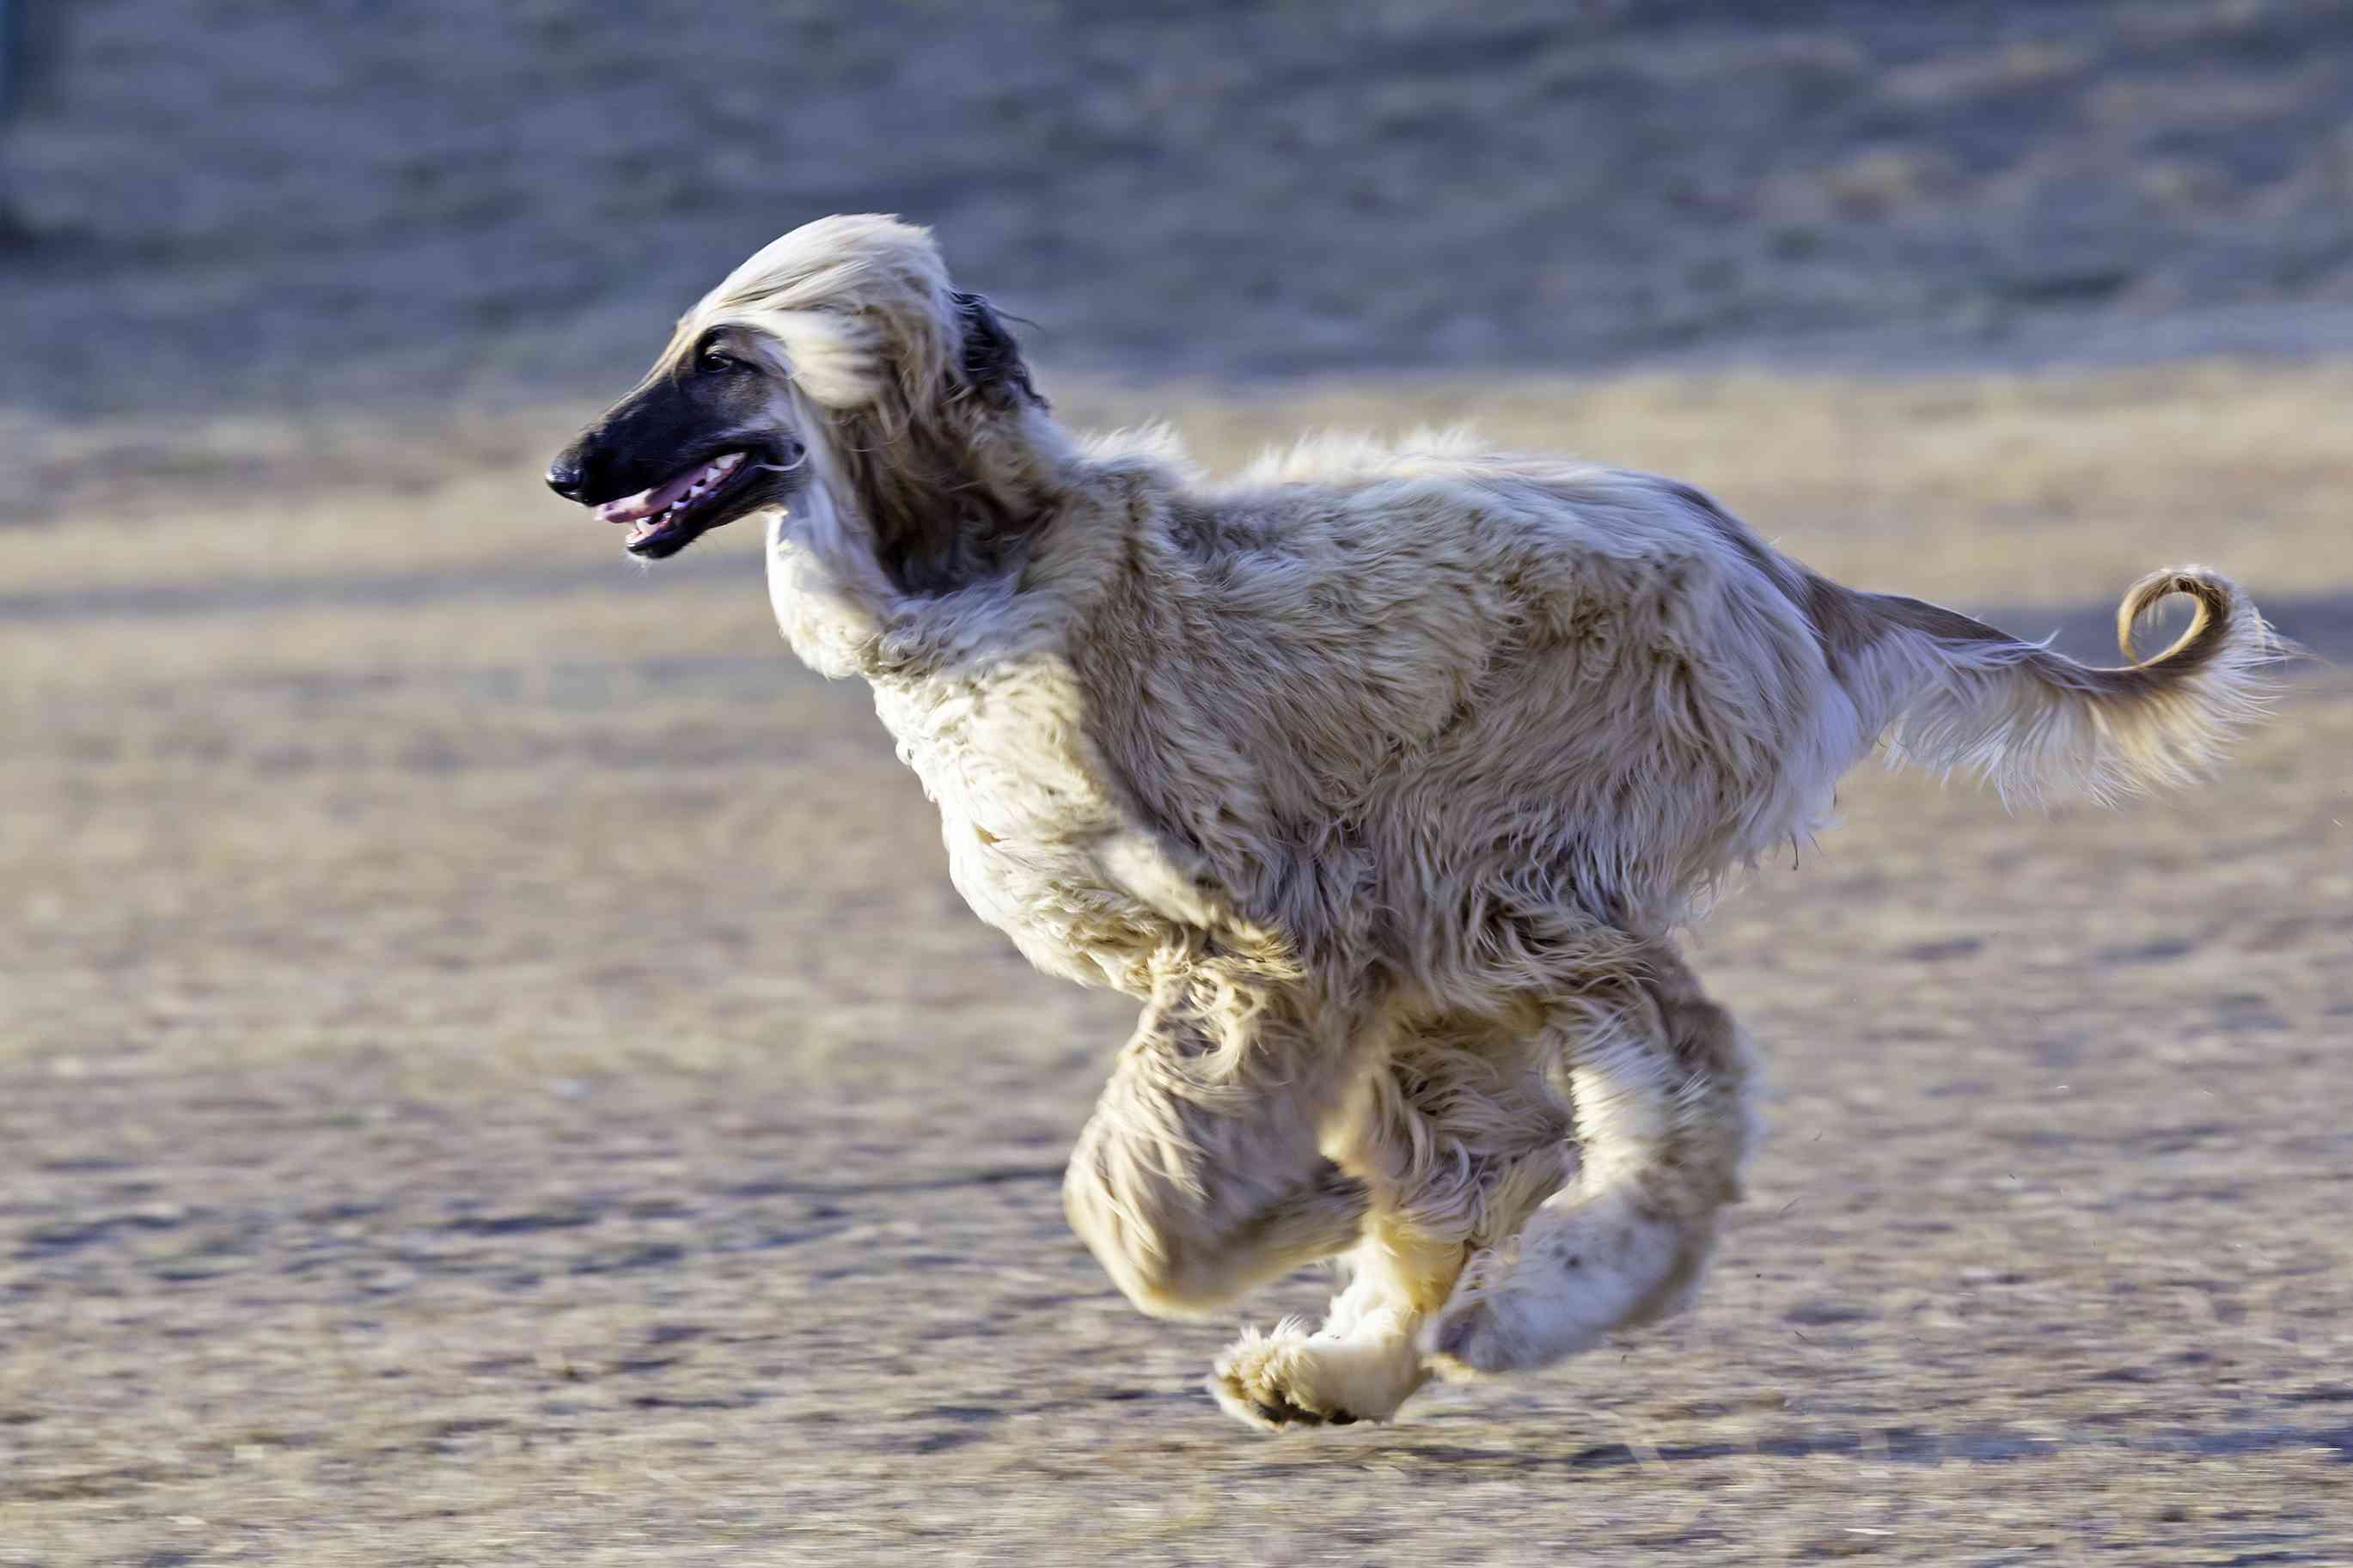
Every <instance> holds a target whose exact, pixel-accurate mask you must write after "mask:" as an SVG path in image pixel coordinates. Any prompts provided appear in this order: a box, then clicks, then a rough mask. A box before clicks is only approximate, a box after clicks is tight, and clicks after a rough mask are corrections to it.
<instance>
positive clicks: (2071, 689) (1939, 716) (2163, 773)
mask: <svg viewBox="0 0 2353 1568" xmlns="http://www.w3.org/2000/svg"><path fill="white" fill-rule="evenodd" d="M2175 594H2182V595H2188V596H2189V598H2190V599H2192V600H2193V601H2195V602H2196V605H2197V615H2196V618H2194V619H2193V620H2192V621H2191V622H2190V624H2189V630H2187V631H2185V632H2183V633H2182V634H2181V636H2180V637H2179V638H2177V639H2175V641H2174V644H2173V646H2172V647H2168V648H2167V649H2166V650H2165V651H2164V652H2163V653H2160V654H2158V655H2157V656H2156V657H2155V658H2147V659H2144V658H2141V657H2140V656H2139V655H2138V653H2137V652H2136V651H2135V649H2134V647H2133V631H2134V628H2135V627H2136V626H2137V625H2138V624H2139V623H2140V621H2141V620H2142V618H2143V617H2144V616H2147V614H2148V613H2149V612H2150V611H2152V610H2154V609H2155V608H2156V607H2157V605H2158V604H2159V603H2160V602H2161V601H2163V600H2164V599H2166V598H2168V597H2169V596H2170V595H2175ZM1841 609H1842V610H1843V611H1844V612H1845V615H1844V616H1840V617H1838V618H1840V619H1846V618H1847V617H1849V616H1851V617H1852V620H1849V621H1848V624H1849V625H1850V626H1852V625H1853V624H1854V623H1855V622H1861V623H1862V624H1863V625H1866V626H1873V627H1874V629H1876V630H1877V631H1878V633H1879V635H1878V636H1877V637H1868V638H1867V639H1865V640H1866V647H1862V648H1856V649H1854V650H1852V651H1853V652H1855V653H1857V654H1860V655H1862V657H1861V658H1859V659H1857V660H1856V661H1855V665H1856V668H1853V670H1852V677H1853V679H1850V681H1849V685H1850V689H1854V690H1855V695H1856V698H1857V700H1858V702H1859V703H1860V704H1861V705H1862V707H1863V709H1864V710H1865V717H1866V721H1873V720H1875V721H1877V724H1878V726H1879V727H1882V728H1883V730H1884V736H1883V739H1884V742H1885V745H1886V751H1887V756H1888V761H1889V763H1891V765H1892V764H1894V763H1914V764H1916V765H1918V766H1921V767H1925V768H1928V769H1930V770H1933V771H1936V772H1939V773H1949V772H1951V771H1954V770H1956V769H1958V770H1962V771H1965V772H1968V773H1975V774H1977V775H1978V776H1979V777H1982V778H1985V779H1988V780H1989V781H1990V782H1992V783H1993V784H1994V785H1995V786H1996V787H1997V788H1999V789H2000V790H2001V792H2002V793H2003V795H2005V796H2010V795H2026V796H2030V797H2033V796H2040V795H2044V794H2047V793H2052V792H2057V791H2074V792H2080V793H2082V794H2084V795H2089V796H2091V797H2092V798H2093V799H2094V800H2099V801H2112V800H2116V799H2118V798H2120V797H2123V796H2127V795H2140V794H2145V793H2147V792H2148V791H2150V790H2153V789H2158V788H2162V787H2165V786H2168V785H2173V784H2182V783H2186V782H2188V781H2189V780H2190V779H2193V778H2195V777H2197V776H2199V775H2200V773H2203V772H2204V771H2205V770H2206V769H2207V768H2208V767H2209V766H2210V765H2211V764H2212V763H2214V762H2215V761H2216V760H2217V759H2218V758H2219V757H2220V755H2221V750H2222V747H2223V744H2224V743H2225V742H2227V741H2229V739H2230V738H2231V736H2232V734H2233V733H2234V732H2235V731H2237V730H2238V728H2239V727H2240V726H2241V725H2242V724H2244V723H2245V722H2247V721H2249V720H2252V719H2254V718H2257V717H2260V716H2261V715H2262V714H2263V712H2264V711H2265V708H2266V700H2267V698H2268V697H2269V696H2270V693H2271V690H2272V683H2271V681H2270V679H2268V674H2267V672H2268V670H2269V668H2270V667H2272V666H2274V665H2275V664H2277V663H2278V662H2279V661H2280V660H2281V659H2282V658H2284V657H2286V656H2288V655H2289V654H2290V653H2291V652H2293V650H2292V649H2291V648H2290V647H2288V645H2286V644H2285V643H2284V642H2282V641H2281V639H2280V638H2279V637H2278V636H2277V635H2276V634H2275V633H2274V632H2273V630H2272V628H2271V626H2269V625H2268V624H2267V623H2266V622H2265V621H2264V620H2263V616H2260V615H2258V614H2257V613H2256V612H2255V607H2254V605H2252V604H2250V603H2248V601H2247V597H2246V595H2243V594H2242V593H2240V592H2239V590H2238V589H2237V588H2235V587H2233V586H2232V584H2231V583H2230V581H2229V580H2228V579H2226V578H2223V577H2221V576H2218V575H2216V574H2213V573H2211V572H2208V571H2205V570H2203V569H2201V568H2200V567H2195V566H2182V567H2176V568H2172V569H2170V570H2168V571H2163V572H2157V573H2152V574H2150V575H2148V576H2147V577H2144V578H2142V579H2141V580H2140V581H2139V582H2138V583H2136V584H2133V587H2132V591H2131V592H2130V593H2128V594H2126V595H2125V600H2124V604H2123V605H2121V606H2120V607H2119V608H2118V609H2117V611H2116V640H2117V642H2118V643H2119V644H2120V645H2121V647H2123V649H2124V655H2125V657H2126V658H2128V659H2130V660H2132V661H2133V662H2132V663H2131V664H2129V665H2126V666H2125V667H2124V668H2116V669H2099V668H2093V667H2092V666H2090V665H2084V664H2078V663H2076V662H2075V661H2074V660H2073V659H2072V658H2067V657H2066V656H2065V655H2064V654H2060V653H2055V652H2053V651H2052V649H2051V648H2050V647H2047V646H2046V645H2044V644H2042V643H2031V642H2022V641H2021V640H2019V639H2018V638H2016V637H2011V636H2010V634H2009V633H2007V632H2001V631H1997V630H1995V629H1994V628H1993V627H1991V626H1987V625H1985V624H1984V623H1982V622H1980V621H1974V620H1971V619H1970V618H1969V617H1968V616H1962V615H1957V614H1955V613H1954V612H1952V611H1950V610H1947V609H1940V608H1938V607H1937V606H1936V605H1929V604H1924V603H1922V602H1921V601H1919V600H1917V599H1906V598H1902V597H1899V596H1897V595H1884V594H1858V595H1853V596H1852V600H1851V601H1849V603H1848V604H1846V605H1841ZM1817 619H1818V623H1820V621H1821V620H1822V617H1820V616H1818V617H1817ZM1822 629H1823V630H1824V631H1825V634H1826V637H1825V640H1826V641H1829V640H1831V639H1830V637H1829V636H1828V633H1829V632H1830V630H1831V628H1830V627H1829V626H1823V628H1822Z"/></svg>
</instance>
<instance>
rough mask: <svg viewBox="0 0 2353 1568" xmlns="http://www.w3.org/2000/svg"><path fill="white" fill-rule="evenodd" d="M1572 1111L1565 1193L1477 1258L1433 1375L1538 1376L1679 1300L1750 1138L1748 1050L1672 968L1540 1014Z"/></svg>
mask: <svg viewBox="0 0 2353 1568" xmlns="http://www.w3.org/2000/svg"><path fill="white" fill-rule="evenodd" d="M1547 1033H1548V1034H1549V1035H1550V1036H1551V1037H1552V1038H1553V1043H1554V1044H1555V1045H1556V1048H1557V1051H1558V1054H1559V1058H1560V1060H1561V1062H1562V1064H1563V1066H1564V1067H1565V1068H1566V1072H1567V1079H1568V1083H1569V1091H1570V1094H1571V1097H1572V1099H1573V1100H1574V1101H1575V1106H1576V1116H1577V1152H1578V1155H1579V1160H1580V1165H1581V1169H1580V1170H1579V1173H1578V1176H1577V1181H1576V1182H1575V1183H1574V1184H1571V1185H1570V1186H1568V1187H1567V1188H1566V1189H1564V1190H1563V1191H1561V1192H1559V1193H1558V1194H1555V1195H1554V1196H1553V1197H1552V1198H1550V1199H1549V1200H1548V1201H1546V1203H1545V1204H1544V1205H1543V1206H1542V1207H1541V1208H1539V1209H1538V1210H1537V1211H1536V1213H1535V1215H1534V1216H1533V1217H1532V1218H1531V1219H1530V1220H1529V1221H1528V1223H1527V1226H1526V1227H1525V1229H1524V1230H1523V1231H1522V1233H1521V1234H1520V1236H1519V1237H1518V1238H1517V1243H1516V1247H1514V1246H1512V1245H1509V1244H1506V1245H1505V1246H1503V1247H1495V1248H1491V1249H1489V1250H1486V1251H1482V1253H1481V1254H1479V1255H1478V1256H1476V1257H1474V1258H1472V1260H1471V1263H1470V1264H1469V1265H1468V1266H1467V1267H1466V1268H1465V1269H1464V1272H1463V1277H1462V1279H1461V1284H1460V1285H1459V1286H1458V1287H1457V1289H1456V1291H1455V1294H1454V1297H1453V1299H1452V1300H1450V1301H1449V1302H1448V1303H1447V1305H1446V1307H1445V1308H1444V1310H1441V1311H1440V1313H1439V1314H1438V1316H1437V1317H1436V1318H1435V1319H1434V1320H1433V1321H1431V1323H1430V1326H1429V1328H1428V1329H1427V1330H1426V1331H1425V1333H1424V1339H1423V1343H1424V1346H1425V1348H1426V1349H1427V1350H1428V1351H1429V1352H1430V1355H1431V1357H1432V1358H1433V1359H1434V1360H1435V1361H1436V1362H1437V1363H1438V1364H1439V1366H1440V1369H1441V1370H1443V1371H1447V1372H1450V1373H1498V1372H1510V1371H1516V1370H1519V1369H1522V1368H1527V1367H1535V1366H1541V1365H1544V1364H1545V1363H1548V1362H1552V1361H1556V1360H1558V1359H1559V1358H1561V1357H1563V1356H1566V1355H1571V1354H1574V1353H1575V1352H1578V1351H1581V1350H1585V1349H1587V1348H1588V1347H1590V1346H1591V1345H1593V1344H1594V1343H1595V1342H1597V1341H1599V1339H1600V1338H1601V1337H1602V1336H1603V1335H1604V1334H1607V1333H1609V1331H1611V1330H1613V1329H1620V1328H1627V1327H1631V1326H1634V1325H1637V1324H1641V1323H1646V1322H1650V1321H1654V1320H1656V1319H1658V1318H1661V1317H1664V1316H1665V1315H1667V1314H1668V1313H1670V1312H1672V1311H1674V1310H1677V1309H1679V1308H1681V1307H1683V1305H1685V1304H1687V1303H1688V1302H1689V1300H1691V1298H1692V1296H1693V1295H1694V1292H1695V1291H1696V1289H1697V1288H1698V1284H1699V1280H1700V1276H1701V1274H1702V1272H1703V1270H1704V1268H1705V1266H1706V1262H1707V1258H1708V1254H1709V1252H1710V1251H1711V1250H1712V1248H1713V1247H1714V1245H1715V1222H1716V1214H1717V1211H1718V1210H1719V1209H1720V1208H1722V1207H1723V1206H1724V1205H1725V1204H1727V1203H1731V1202H1734V1201H1736V1200H1737V1199H1738V1197H1739V1195H1740V1170H1741V1166H1742V1164H1743V1163H1745V1161H1746V1157H1747V1153H1748V1150H1749V1146H1750V1144H1751V1143H1752V1142H1753V1141H1754V1131H1755V1130H1754V1122H1753V1112H1752V1110H1751V1108H1750V1099H1751V1094H1752V1081H1751V1080H1752V1077H1753V1072H1752V1068H1751V1062H1750V1051H1749V1046H1748V1041H1747V1038H1746V1035H1745V1034H1744V1032H1743V1031H1742V1030H1741V1028H1740V1026H1738V1025H1737V1024H1736V1022H1734V1020H1733V1018H1732V1016H1731V1015H1730V1014H1728V1013H1726V1012H1725V1010H1724V1009H1723V1008H1721V1007H1719V1006H1717V1005H1715V1003H1713V1002H1711V1001H1709V1000H1708V999H1707V997H1706V995H1705V994H1704V993H1703V992H1702V991H1701V990H1700V988H1699V984H1698V983H1697V981H1696V980H1695V979H1694V978H1693V976H1692V974H1691V973H1690V972H1689V971H1688V970H1687V969H1685V968H1684V967H1683V963H1681V961H1680V960H1678V959H1676V958H1675V957H1674V956H1673V955H1672V953H1668V952H1663V951H1662V950H1653V952H1651V954H1650V955H1649V956H1648V961H1647V962H1646V963H1644V964H1643V965H1642V966H1641V969H1640V971H1639V972H1638V974H1637V978H1636V979H1635V980H1634V981H1633V982H1632V983H1631V984H1612V985H1609V986H1607V987H1604V988H1601V989H1600V990H1599V991H1588V992H1585V993H1582V994H1578V995H1577V996H1576V997H1575V998H1574V999H1572V1000H1569V1001H1566V1002H1564V1003H1561V1004H1559V1005H1556V1006H1554V1007H1553V1008H1552V1009H1551V1016H1550V1021H1549V1023H1548V1025H1547Z"/></svg>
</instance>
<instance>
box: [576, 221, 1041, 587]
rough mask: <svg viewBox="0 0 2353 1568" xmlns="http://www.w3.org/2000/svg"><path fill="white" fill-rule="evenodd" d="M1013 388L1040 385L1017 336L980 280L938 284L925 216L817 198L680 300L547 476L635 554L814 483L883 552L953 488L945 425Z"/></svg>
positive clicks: (1009, 405)
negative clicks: (664, 329)
mask: <svg viewBox="0 0 2353 1568" xmlns="http://www.w3.org/2000/svg"><path fill="white" fill-rule="evenodd" d="M1024 406H1034V407H1040V408H1042V407H1043V406H1044V404H1043V400H1041V399H1040V398H1039V396H1038V395H1037V393H1036V391H1035V389H1034V388H1032V386H1031V385H1030V382H1029V370H1028V368H1027V367H1026V366H1025V365H1024V364H1023V363H1022V360H1021V353H1020V349H1019V347H1018V344H1017V343H1016V342H1014V340H1013V337H1012V334H1011V333H1010V332H1008V331H1007V330H1006V328H1005V324H1004V322H1003V321H1001V320H999V319H998V317H997V312H996V311H995V310H992V309H990V307H989V304H988V301H987V300H984V299H982V298H981V297H980V296H979V295H977V294H966V293H959V292H957V291H956V290H955V289H952V288H950V287H949V284H948V278H947V272H946V269H945V268H944V267H943V266H942V264H941V261H940V257H939V252H938V250H937V249H936V248H935V247H934V245H933V244H932V239H931V236H930V235H929V234H928V233H926V232H925V231H924V230H923V229H920V228H915V227H912V226H908V225H906V224H902V223H900V222H898V221H897V220H895V219H892V218H888V217H875V216H857V217H829V218H822V219H819V220H818V222H815V223H811V224H807V225H804V226H802V227H799V228H797V229H795V230H793V231H792V232H791V233H790V234H787V235H786V236H784V237H782V238H780V239H778V240H776V241H775V242H774V243H772V244H770V245H769V246H767V247H765V248H764V249H762V250H761V251H760V252H759V253H758V254H756V255H754V257H752V258H751V259H750V260H748V261H746V262H744V264H743V265H742V266H741V267H738V268H736V269H735V270H734V271H733V273H732V274H730V275H729V276H728V278H727V279H726V280H725V281H723V282H722V283H721V284H720V285H719V286H718V287H717V288H716V289H712V291H711V292H710V293H709V294H708V295H706V296H704V298H703V299H702V302H701V303H699V304H697V305H696V306H695V307H694V309H693V310H690V311H688V312H687V314H686V316H685V317H684V319H682V320H681V321H680V322H679V324H678V330H677V331H676V332H675V333H674V334H673V335H672V336H671V339H670V346H669V347H668V348H667V349H666V350H664V351H663V353H662V354H661V357H660V358H659V359H658V360H657V361H656V362H655V363H654V366H653V369H652V370H651V371H649V373H648V374H647V375H646V378H645V379H644V380H643V381H642V382H640V383H638V385H637V387H636V388H635V389H634V390H632V391H631V392H630V393H629V394H628V396H626V397H624V398H622V399H621V400H620V401H619V402H618V403H617V404H615V405H613V406H612V407H611V408H609V409H607V411H606V412H605V414H604V416H603V417H601V418H599V419H598V420H597V421H596V423H595V424H593V425H591V426H589V427H588V428H587V429H586V431H585V432H583V433H582V435H581V437H580V438H579V439H578V440H576V441H575V442H573V443H572V445H571V446H569V447H565V449H564V450H563V451H562V452H561V453H559V454H558V455H557V457H556V458H555V461H554V463H552V464H550V465H549V467H548V470H547V482H548V484H549V486H550V487H551V488H552V489H554V491H555V492H556V494H558V495H560V496H563V497H564V498H565V499H566V500H575V501H578V502H579V503H581V504H582V505H583V506H587V507H592V508H594V509H595V510H596V515H597V516H598V517H599V518H601V519H603V520H605V521H608V522H614V523H628V525H629V531H628V536H627V539H626V541H625V543H626V546H627V548H628V551H629V552H630V553H632V554H634V555H638V556H641V557H644V558H647V559H649V560H659V559H660V558H661V557H663V556H667V555H675V554H677V553H678V552H680V551H681V550H683V549H685V548H686V547H687V546H688V545H689V544H691V543H692V542H694V541H695V540H696V539H698V538H700V537H701V536H702V535H703V534H705V533H707V532H709V531H711V530H712V529H714V528H717V527H719V526H721V525H722V524H723V523H729V522H733V521H735V520H736V519H737V518H740V517H744V516H748V515H750V514H751V513H754V512H756V511H762V510H768V509H771V508H776V507H789V506H791V505H792V504H793V502H794V500H795V499H796V498H797V496H800V495H802V494H803V493H804V492H807V491H810V490H812V489H816V488H818V487H823V488H824V489H825V490H826V492H827V494H828V499H831V500H834V501H835V502H836V504H837V505H839V506H842V507H843V509H844V510H857V511H860V512H861V513H862V514H864V515H865V516H866V519H867V522H868V524H869V526H870V527H871V529H873V531H875V532H876V533H877V534H878V536H881V539H880V542H881V545H882V546H883V549H882V553H883V554H884V555H885V556H886V557H896V558H897V559H900V560H908V561H912V560H913V559H914V557H915V556H916V555H918V554H920V553H921V552H923V549H924V548H925V539H924V536H925V535H926V534H927V532H928V533H940V534H942V535H943V537H945V536H946V535H947V534H952V533H953V532H954V531H955V526H956V523H957V520H956V519H955V518H954V517H941V516H937V515H934V514H936V513H937V512H938V511H939V510H940V508H939V505H938V504H937V503H938V500H939V498H940V496H942V495H944V494H948V493H951V492H955V491H959V490H969V489H971V487H970V486H969V485H967V484H964V483H962V482H961V480H962V476H961V475H960V473H959V472H958V469H959V468H960V467H961V463H962V458H961V448H963V447H966V446H968V445H969V444H970V437H971V430H970V429H969V428H968V427H960V426H970V425H971V424H972V422H973V420H974V419H976V418H977V417H985V416H987V414H988V413H989V412H990V411H991V410H995V411H997V412H1007V411H1011V410H1015V409H1018V408H1020V407H1024ZM886 447H887V448H888V449H889V451H888V454H887V456H886V455H885V453H884V450H883V449H884V448H886ZM919 479H920V480H921V481H922V482H918V481H919ZM914 491H923V492H924V494H923V496H921V497H918V496H917V495H915V494H914V493H913V492H914ZM957 504H958V505H959V506H963V507H965V508H966V509H968V507H969V504H970V503H968V502H959V503H957ZM951 510H954V509H951ZM901 514H903V515H901Z"/></svg>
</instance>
